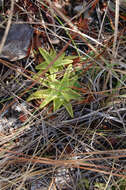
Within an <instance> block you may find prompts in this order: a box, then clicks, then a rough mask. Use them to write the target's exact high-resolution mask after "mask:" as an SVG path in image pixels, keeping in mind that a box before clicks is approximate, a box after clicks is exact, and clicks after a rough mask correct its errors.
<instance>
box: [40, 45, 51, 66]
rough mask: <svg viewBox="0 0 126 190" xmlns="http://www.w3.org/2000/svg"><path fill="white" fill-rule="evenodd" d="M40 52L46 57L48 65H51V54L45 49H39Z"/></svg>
mask: <svg viewBox="0 0 126 190" xmlns="http://www.w3.org/2000/svg"><path fill="white" fill-rule="evenodd" d="M39 51H40V53H41V55H42V56H43V57H44V59H45V61H46V62H47V64H49V63H50V62H51V61H52V56H50V54H49V53H48V52H47V51H46V50H45V49H43V48H39Z"/></svg>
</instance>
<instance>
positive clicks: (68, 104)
mask: <svg viewBox="0 0 126 190" xmlns="http://www.w3.org/2000/svg"><path fill="white" fill-rule="evenodd" d="M63 105H64V107H65V108H66V110H67V111H68V113H69V114H70V116H71V117H74V115H73V109H72V105H71V103H69V102H64V103H63Z"/></svg>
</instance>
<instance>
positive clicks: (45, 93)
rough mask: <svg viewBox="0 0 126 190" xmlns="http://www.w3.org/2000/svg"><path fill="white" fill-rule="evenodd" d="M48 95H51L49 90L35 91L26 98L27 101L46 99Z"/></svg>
mask: <svg viewBox="0 0 126 190" xmlns="http://www.w3.org/2000/svg"><path fill="white" fill-rule="evenodd" d="M50 93H51V89H47V90H37V91H36V92H34V93H33V94H31V95H30V96H29V97H28V99H27V101H31V100H34V99H42V98H46V97H47V96H48V95H49V94H50Z"/></svg>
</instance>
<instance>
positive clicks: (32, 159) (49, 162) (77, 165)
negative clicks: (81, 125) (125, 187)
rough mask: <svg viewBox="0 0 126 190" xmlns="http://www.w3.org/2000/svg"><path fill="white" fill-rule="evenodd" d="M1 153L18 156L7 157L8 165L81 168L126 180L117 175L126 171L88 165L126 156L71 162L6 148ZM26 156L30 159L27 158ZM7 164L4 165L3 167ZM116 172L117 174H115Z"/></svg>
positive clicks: (125, 176) (119, 151) (97, 152)
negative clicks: (92, 162) (23, 163)
mask: <svg viewBox="0 0 126 190" xmlns="http://www.w3.org/2000/svg"><path fill="white" fill-rule="evenodd" d="M0 150H1V151H4V153H11V154H15V155H17V156H20V157H17V156H13V155H8V154H7V155H6V157H8V158H9V159H10V160H7V164H15V163H17V162H18V163H19V162H31V163H37V164H38V163H40V164H46V165H53V166H55V167H59V166H61V167H62V166H64V167H67V168H80V169H84V170H90V171H93V172H98V173H103V174H106V175H113V176H117V177H123V178H126V175H123V174H117V172H126V170H122V169H117V168H115V167H113V168H110V167H107V166H104V165H96V164H90V163H87V161H99V160H106V159H114V160H115V159H118V158H123V157H126V155H117V156H114V155H113V156H106V157H104V158H84V159H77V160H73V159H71V160H70V159H69V160H54V159H49V158H44V157H37V156H32V157H31V156H28V155H25V154H23V153H17V152H15V151H10V150H6V149H4V148H0ZM121 152H125V153H126V149H122V150H112V151H94V152H89V153H87V152H86V153H83V154H84V155H87V154H89V155H95V154H109V153H121ZM26 156H27V157H28V158H26ZM70 157H71V155H69V158H70ZM5 164H6V162H5V163H3V166H4V165H5ZM98 168H99V169H98ZM103 169H105V170H109V171H104V170H103ZM113 171H115V172H116V173H115V172H113Z"/></svg>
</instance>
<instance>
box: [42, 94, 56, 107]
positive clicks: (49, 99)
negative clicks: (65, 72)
mask: <svg viewBox="0 0 126 190" xmlns="http://www.w3.org/2000/svg"><path fill="white" fill-rule="evenodd" d="M55 98H57V96H56V95H55V93H53V92H52V93H51V94H49V95H48V96H47V97H46V98H45V100H44V101H43V102H42V103H41V105H40V107H39V108H40V109H41V108H43V107H45V106H46V105H47V104H49V103H50V102H51V101H52V100H54V99H55Z"/></svg>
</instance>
